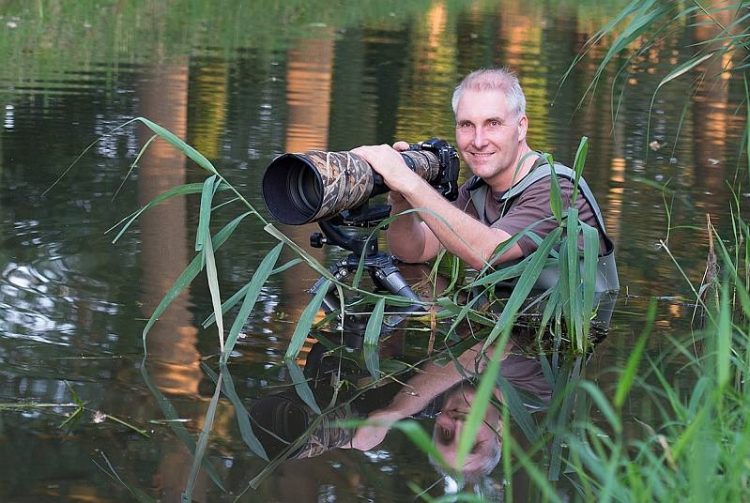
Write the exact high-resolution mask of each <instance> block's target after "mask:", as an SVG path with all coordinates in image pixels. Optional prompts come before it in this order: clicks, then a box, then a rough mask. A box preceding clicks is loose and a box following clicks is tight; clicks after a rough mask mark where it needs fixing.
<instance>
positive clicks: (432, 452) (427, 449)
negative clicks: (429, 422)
mask: <svg viewBox="0 0 750 503" xmlns="http://www.w3.org/2000/svg"><path fill="white" fill-rule="evenodd" d="M392 428H393V429H396V430H399V431H400V432H402V433H403V434H404V435H406V436H407V437H409V440H411V442H412V443H413V444H414V445H416V446H417V448H418V449H420V450H421V451H422V452H424V453H425V454H427V455H428V456H429V457H430V458H432V459H434V460H436V461H437V462H438V463H440V465H441V466H445V467H448V466H449V465H448V463H446V461H445V458H444V457H443V455H442V454H441V453H440V451H439V450H438V449H437V447H435V443H434V442H433V441H432V438H430V436H429V435H427V433H426V432H425V431H424V430H423V429H422V426H420V424H419V423H418V422H416V421H413V420H410V419H408V420H405V421H398V422H396V423H394V424H393V425H392Z"/></svg>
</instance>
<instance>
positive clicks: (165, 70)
mask: <svg viewBox="0 0 750 503" xmlns="http://www.w3.org/2000/svg"><path fill="white" fill-rule="evenodd" d="M165 89H166V90H168V92H165ZM138 95H139V97H140V101H141V110H140V113H141V115H143V116H145V117H147V118H149V119H151V120H153V121H154V122H156V123H158V124H160V125H162V126H164V127H166V128H167V129H169V130H170V131H172V132H173V133H175V134H176V135H177V136H179V137H181V138H185V136H186V133H187V101H188V65H187V62H185V63H184V64H172V65H162V66H158V67H153V68H152V69H151V71H150V72H149V73H148V74H147V76H146V78H145V79H144V81H143V82H142V84H141V86H140V87H139V88H138ZM150 136H151V132H150V130H148V129H146V128H145V127H143V126H141V127H140V129H139V139H140V144H141V145H144V144H145V143H146V142H147V141H148V139H149V138H150ZM185 164H186V161H185V157H184V156H183V155H182V154H181V153H180V152H178V151H177V150H175V149H174V148H173V147H172V146H171V145H168V144H167V143H166V142H164V141H161V140H158V141H155V142H154V143H152V144H151V146H150V147H149V149H148V150H147V151H146V153H145V154H144V155H143V157H142V158H141V161H140V167H139V171H138V202H139V204H140V205H144V204H146V203H147V202H148V201H150V200H151V199H153V198H154V197H155V196H157V195H158V194H160V193H162V192H164V191H166V190H167V189H169V188H171V187H175V186H178V185H181V184H184V183H185V180H186V173H185ZM140 225H141V240H142V246H141V249H142V252H141V256H142V261H141V264H142V279H141V283H142V285H143V286H142V291H143V313H144V315H145V316H150V315H151V313H152V312H153V311H154V309H155V308H156V306H157V305H158V303H159V301H160V300H161V298H162V297H163V296H164V294H165V293H166V292H167V290H169V288H170V287H171V286H172V284H173V282H174V281H175V280H176V279H177V277H178V276H179V274H180V273H181V272H182V270H183V269H184V268H185V267H186V266H187V265H188V263H189V259H190V257H189V252H188V234H187V228H186V226H187V200H186V199H185V198H175V199H172V200H170V201H167V202H165V203H162V204H160V205H158V206H157V207H155V208H153V209H151V210H149V211H148V212H146V213H144V214H143V215H142V216H141V219H140ZM188 302H189V301H188V293H187V292H184V293H183V294H182V295H180V296H179V297H178V298H177V299H175V301H174V302H173V303H172V305H171V306H170V307H169V309H167V311H166V312H165V313H164V315H163V316H162V317H161V318H160V319H159V321H158V322H157V323H156V324H155V325H154V327H153V328H152V330H151V332H150V333H149V336H148V343H147V349H148V355H149V358H148V360H147V361H146V363H145V364H146V365H148V366H149V370H150V375H151V378H152V380H153V383H154V384H155V385H156V386H157V387H158V388H159V389H160V390H161V391H162V392H164V393H165V394H166V395H167V396H174V395H187V396H190V397H197V396H198V384H199V383H200V381H201V377H202V375H203V374H202V372H201V369H200V353H199V352H198V350H197V349H196V342H197V334H198V330H197V328H196V327H195V326H194V324H193V319H192V315H191V313H190V311H189V310H188ZM190 419H192V420H194V421H196V423H198V424H197V425H196V427H199V426H200V423H202V421H203V417H202V411H200V410H196V411H195V414H193V416H192V417H191V418H190ZM192 463H193V456H192V454H191V453H190V452H189V451H188V450H187V448H186V447H185V445H184V444H183V443H182V442H181V441H179V440H178V439H176V438H173V439H172V440H171V442H170V443H169V444H168V445H166V446H165V449H164V454H163V457H162V460H161V462H160V464H159V468H158V472H157V473H156V474H155V475H154V478H155V485H156V486H158V487H159V489H160V491H161V496H162V497H163V498H164V500H165V501H179V498H180V495H181V494H182V492H183V491H184V489H185V486H186V484H187V479H188V475H189V473H190V468H191V466H192ZM205 491H206V489H205V477H204V476H203V475H200V476H199V480H198V484H197V489H196V491H195V492H194V499H196V500H197V501H205Z"/></svg>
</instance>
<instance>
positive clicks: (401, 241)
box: [354, 69, 618, 291]
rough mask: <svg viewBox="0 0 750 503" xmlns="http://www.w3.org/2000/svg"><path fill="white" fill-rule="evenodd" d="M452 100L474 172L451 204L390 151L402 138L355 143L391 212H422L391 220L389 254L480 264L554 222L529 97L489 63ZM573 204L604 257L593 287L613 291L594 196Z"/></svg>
mask: <svg viewBox="0 0 750 503" xmlns="http://www.w3.org/2000/svg"><path fill="white" fill-rule="evenodd" d="M452 104H453V111H454V113H455V118H456V144H457V146H458V149H459V150H460V152H461V155H462V157H463V159H464V161H465V162H466V163H467V164H468V165H469V168H471V171H472V173H473V174H474V176H473V177H471V178H470V179H469V180H468V181H467V182H466V183H465V184H464V185H463V186H462V187H461V190H460V193H459V197H458V200H457V201H456V202H455V203H453V204H451V203H450V202H448V201H447V200H445V199H443V198H442V197H440V196H439V195H438V193H437V192H436V191H435V190H434V189H433V188H432V187H431V186H430V185H429V184H428V183H427V182H426V181H424V180H423V179H421V178H420V177H419V176H418V175H416V174H415V173H413V172H412V171H411V170H409V168H408V167H407V166H406V164H405V163H404V162H403V160H402V159H401V156H400V155H398V153H397V150H395V149H399V150H401V149H403V148H405V147H406V144H405V143H403V142H399V143H397V144H396V145H395V149H394V148H391V147H389V146H386V145H380V146H367V147H359V148H357V149H355V150H354V152H356V153H357V154H360V155H362V156H363V157H364V158H365V159H367V161H368V162H369V163H370V164H371V165H372V167H373V169H375V170H376V171H377V172H378V173H380V174H381V175H382V176H383V178H384V180H385V183H386V184H387V185H388V187H389V188H390V189H391V192H390V195H389V200H390V203H391V205H392V207H393V213H394V214H396V213H400V212H403V211H405V210H409V209H412V208H419V209H422V210H423V211H420V212H419V214H418V215H417V213H416V212H411V213H407V214H405V215H402V216H400V217H399V218H398V219H397V220H395V221H394V222H393V223H392V224H391V226H390V228H389V229H388V242H389V245H390V248H391V252H392V253H393V254H394V255H396V256H397V257H398V258H400V259H401V260H403V261H404V262H423V261H426V260H430V259H432V258H434V257H435V256H436V255H437V253H438V251H439V249H440V247H441V246H442V247H445V248H447V249H448V250H449V251H451V252H452V253H454V254H455V255H457V256H458V257H460V258H462V259H463V260H464V261H466V262H467V263H468V264H469V265H470V266H472V267H474V268H476V269H479V268H481V267H482V266H484V264H485V263H486V262H487V261H489V260H491V259H493V254H494V252H495V250H496V248H497V247H498V245H500V244H501V243H503V242H505V241H507V240H508V239H510V238H511V236H512V235H514V234H516V233H518V232H520V231H523V230H524V229H532V230H533V232H534V233H535V234H536V235H538V236H540V237H542V238H544V237H545V236H546V235H547V234H548V233H549V232H550V231H551V230H552V229H554V228H555V227H556V225H557V223H556V221H555V219H554V218H553V215H552V211H551V209H550V184H551V182H550V177H549V176H548V174H549V172H550V171H549V167H547V168H544V167H543V166H544V165H546V161H545V160H544V159H543V158H542V157H541V156H540V155H539V154H538V153H536V152H534V151H533V150H531V148H530V147H529V145H528V144H527V142H526V132H527V129H528V118H527V117H526V113H525V108H526V99H525V97H524V94H523V91H522V89H521V86H520V84H519V82H518V79H517V78H516V77H515V75H514V74H513V73H511V72H509V71H507V70H499V69H494V70H478V71H475V72H473V73H471V74H469V75H468V76H467V77H466V78H465V79H464V80H463V81H462V82H461V84H460V85H459V86H458V87H457V88H456V91H455V92H454V94H453V101H452ZM545 170H546V174H547V175H545V174H544V173H545ZM566 170H567V171H566ZM555 171H556V172H557V173H558V179H559V181H560V186H561V189H562V193H563V200H564V202H565V203H567V202H569V200H570V197H571V194H572V192H573V184H572V182H571V181H570V179H569V178H566V177H565V174H561V172H566V173H567V174H568V175H570V174H571V171H570V170H569V169H567V168H564V167H562V166H560V167H557V166H556V167H555ZM529 182H531V183H529ZM526 185H528V186H526ZM583 185H585V183H582V186H583ZM575 205H576V207H577V208H578V210H579V218H580V220H581V221H583V222H585V223H587V224H588V225H590V226H593V227H595V228H597V229H598V230H599V238H600V254H601V255H603V256H606V257H602V258H600V275H604V278H603V282H602V284H598V285H597V287H598V289H599V290H600V291H604V290H613V289H617V288H618V285H617V275H616V270H615V268H614V256H613V255H611V252H612V242H611V241H610V240H609V238H607V236H606V234H605V232H604V226H603V222H602V219H601V217H600V215H599V216H597V214H598V213H599V209H598V205H597V204H596V201H595V200H594V198H593V195H591V194H590V191H588V190H582V191H580V192H579V195H578V197H577V199H576V201H575ZM536 247H537V243H536V242H535V241H534V239H532V238H531V237H530V236H524V237H521V238H520V239H519V240H518V241H517V242H516V243H514V244H513V245H512V246H510V247H509V248H508V249H506V250H505V251H504V253H503V254H502V256H500V257H499V258H498V259H497V260H499V261H510V260H515V259H520V258H522V257H525V256H527V255H529V254H530V253H532V252H533V251H534V250H535V249H536ZM605 269H610V270H609V271H607V270H605Z"/></svg>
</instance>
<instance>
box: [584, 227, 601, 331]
mask: <svg viewBox="0 0 750 503" xmlns="http://www.w3.org/2000/svg"><path fill="white" fill-rule="evenodd" d="M581 230H582V231H583V277H582V278H581V279H582V288H583V292H582V293H583V299H582V300H583V302H582V305H581V310H582V313H581V314H582V316H581V317H582V322H583V336H584V337H585V338H586V342H587V344H588V337H589V334H590V329H591V322H590V321H591V316H592V314H593V312H594V296H595V291H596V272H597V271H596V266H597V262H598V259H599V231H598V230H596V228H594V227H592V226H590V225H588V224H586V223H583V222H581Z"/></svg>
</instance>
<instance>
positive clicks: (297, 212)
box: [262, 138, 460, 225]
mask: <svg viewBox="0 0 750 503" xmlns="http://www.w3.org/2000/svg"><path fill="white" fill-rule="evenodd" d="M401 156H402V157H403V159H404V162H405V163H406V165H407V166H408V167H409V169H411V170H412V171H414V172H415V173H417V174H418V175H419V176H420V177H421V178H423V179H424V180H426V181H427V182H428V183H429V184H430V185H432V186H433V187H435V189H436V190H438V191H439V192H440V193H441V194H442V195H443V196H444V197H446V198H447V199H449V200H454V199H455V198H456V197H457V196H458V172H459V167H460V163H459V157H458V152H457V151H456V149H455V148H454V147H453V146H451V145H450V144H449V143H448V142H446V141H445V140H440V139H437V138H431V139H429V140H425V141H423V142H420V143H416V144H412V145H410V146H409V150H407V151H404V152H401ZM262 189H263V200H264V201H265V203H266V206H267V207H268V209H269V211H270V212H271V214H272V215H273V216H274V217H275V218H276V219H278V220H279V221H280V222H282V223H285V224H291V225H301V224H306V223H309V222H316V221H319V220H326V219H329V218H332V217H335V216H336V215H338V214H339V213H341V212H342V211H345V210H352V209H355V208H357V207H359V206H361V205H363V204H364V203H366V202H367V201H368V200H369V199H370V198H371V197H373V196H376V195H378V194H383V193H385V192H387V191H388V190H389V189H388V187H387V186H386V185H385V183H384V182H383V179H382V178H381V177H380V175H378V174H377V173H376V172H375V171H373V169H372V167H371V166H370V165H369V164H368V163H367V161H365V160H364V159H363V158H362V157H360V156H358V155H356V154H353V153H352V152H350V151H344V152H326V151H320V150H310V151H307V152H304V153H296V154H295V153H287V154H283V155H281V156H279V157H277V158H276V159H274V160H273V162H271V164H269V165H268V167H267V168H266V172H265V173H264V175H263V182H262Z"/></svg>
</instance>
